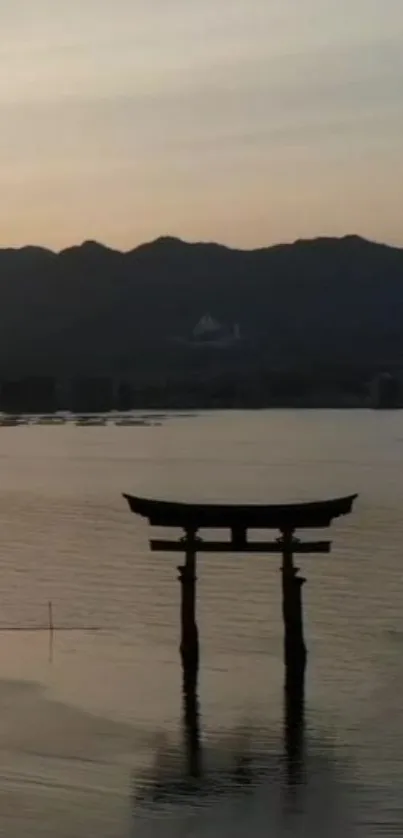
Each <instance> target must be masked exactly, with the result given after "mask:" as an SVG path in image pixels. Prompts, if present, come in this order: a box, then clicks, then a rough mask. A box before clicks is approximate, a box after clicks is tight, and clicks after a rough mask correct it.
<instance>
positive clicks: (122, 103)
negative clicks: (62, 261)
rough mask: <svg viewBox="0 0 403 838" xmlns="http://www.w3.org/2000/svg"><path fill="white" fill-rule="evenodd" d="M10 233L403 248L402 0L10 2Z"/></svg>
mask: <svg viewBox="0 0 403 838" xmlns="http://www.w3.org/2000/svg"><path fill="white" fill-rule="evenodd" d="M0 61H1V69H2V72H1V74H0V121H1V130H0V184H1V193H2V194H1V201H0V246H2V247H4V246H19V245H24V244H27V243H31V244H41V245H45V246H48V247H52V248H54V249H60V248H62V247H65V246H68V245H70V244H73V243H78V242H81V241H83V240H86V239H96V240H98V241H102V242H104V243H105V244H109V245H110V246H112V247H118V248H121V249H129V248H131V247H134V246H135V245H137V244H139V243H141V242H143V241H148V240H151V239H153V238H156V237H158V236H161V235H173V236H179V237H181V238H183V239H186V240H189V241H197V240H204V241H212V240H214V241H220V242H222V243H225V244H228V245H231V246H236V247H242V248H250V247H258V246H263V245H269V244H271V243H275V242H280V241H293V240H295V239H298V238H310V237H314V236H318V235H345V234H351V233H355V234H359V235H363V236H366V237H367V238H372V239H376V240H380V241H386V242H390V243H393V244H397V245H401V246H403V213H402V204H403V0H203V2H197V0H113V2H112V0H0Z"/></svg>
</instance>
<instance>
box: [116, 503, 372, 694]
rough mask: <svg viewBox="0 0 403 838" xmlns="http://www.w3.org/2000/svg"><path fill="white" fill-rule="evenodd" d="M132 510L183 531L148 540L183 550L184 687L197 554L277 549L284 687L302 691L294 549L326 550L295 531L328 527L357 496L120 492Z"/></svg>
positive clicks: (189, 679) (191, 654)
mask: <svg viewBox="0 0 403 838" xmlns="http://www.w3.org/2000/svg"><path fill="white" fill-rule="evenodd" d="M123 497H124V498H125V499H126V500H127V501H128V503H129V506H130V509H131V511H132V512H134V513H136V514H138V515H141V516H142V517H144V518H148V521H149V523H150V524H151V526H153V527H164V528H165V527H175V528H179V529H181V530H183V531H184V533H185V535H184V537H183V538H181V539H179V540H171V539H161V538H153V539H151V540H150V545H151V550H153V551H163V552H174V553H177V552H180V553H182V552H183V553H185V564H184V565H182V566H180V567H179V568H178V570H179V579H180V582H181V645H180V651H181V657H182V664H183V671H184V683H185V690H187V688H189V689H190V690H192V689H194V688H195V685H196V681H197V673H198V667H199V637H198V629H197V623H196V555H197V553H280V554H282V568H281V571H282V598H283V619H284V630H285V637H284V662H285V669H286V689H287V692H289V693H290V694H291V695H293V694H294V695H298V693H299V692H300V691H302V690H303V681H304V672H305V665H306V647H305V641H304V632H303V614H302V594H301V588H302V585H303V583H304V582H305V579H304V578H302V577H300V576H299V575H298V572H299V568H297V567H295V565H294V560H293V557H294V553H329V552H330V547H331V542H330V541H308V542H301V541H300V540H299V539H298V538H296V537H295V531H296V530H299V529H317V528H325V527H329V526H330V524H331V523H332V521H333V519H334V518H337V517H340V516H341V515H347V514H349V513H350V512H351V510H352V507H353V503H354V500H355V499H356V497H357V495H349V496H348V497H343V498H337V499H336V500H328V501H319V502H317V503H295V504H285V505H237V504H223V505H221V504H194V503H173V502H169V501H159V500H149V499H146V498H139V497H134V496H132V495H127V494H125V495H124V496H123ZM201 529H212V530H215V529H220V530H222V529H226V530H229V532H230V538H229V540H227V541H224V540H220V541H204V540H202V539H201V538H200V537H198V535H197V533H198V532H199V530H201ZM253 529H257V530H266V529H267V530H279V531H280V533H281V535H280V537H279V538H278V539H277V540H275V541H249V540H248V533H249V530H253Z"/></svg>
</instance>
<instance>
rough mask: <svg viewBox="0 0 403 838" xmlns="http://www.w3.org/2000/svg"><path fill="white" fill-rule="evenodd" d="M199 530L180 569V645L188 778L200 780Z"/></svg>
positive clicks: (190, 536)
mask: <svg viewBox="0 0 403 838" xmlns="http://www.w3.org/2000/svg"><path fill="white" fill-rule="evenodd" d="M196 548H197V540H196V530H194V529H192V530H191V529H188V530H187V531H186V538H185V550H186V558H185V564H184V565H181V566H179V567H178V571H179V581H180V583H181V643H180V653H181V659H182V670H183V706H184V732H185V746H186V753H187V770H188V774H189V776H191V777H193V778H195V777H199V776H200V772H201V766H200V735H199V713H198V701H197V677H198V671H199V632H198V628H197V623H196Z"/></svg>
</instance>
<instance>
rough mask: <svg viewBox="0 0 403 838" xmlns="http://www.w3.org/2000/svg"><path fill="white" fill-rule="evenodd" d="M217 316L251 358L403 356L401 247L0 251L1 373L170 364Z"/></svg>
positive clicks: (318, 244)
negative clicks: (235, 327)
mask: <svg viewBox="0 0 403 838" xmlns="http://www.w3.org/2000/svg"><path fill="white" fill-rule="evenodd" d="M207 312H209V313H210V314H211V315H212V316H213V317H214V318H216V319H217V320H219V321H222V322H223V323H239V325H240V329H241V334H242V336H243V338H244V342H243V344H242V346H243V349H242V350H239V351H244V352H245V353H246V354H248V357H249V358H250V359H252V358H254V359H255V361H257V359H258V360H259V363H260V362H261V363H262V364H268V365H270V366H272V367H276V366H282V365H286V364H298V363H300V362H301V363H302V362H303V363H307V364H313V365H315V364H316V363H318V362H323V361H324V360H326V361H327V362H329V363H339V362H347V363H348V362H350V361H353V360H354V361H357V362H365V363H368V364H372V363H377V362H382V361H383V360H384V359H390V360H395V359H399V358H401V357H403V250H400V249H397V248H393V247H388V246H385V245H382V244H376V243H373V242H369V241H366V240H363V239H361V238H359V237H357V236H347V237H345V238H341V239H336V238H321V239H315V240H312V241H297V242H295V243H294V244H290V245H278V246H275V247H268V248H261V249H258V250H253V251H239V250H234V249H230V248H228V247H224V246H220V245H217V244H188V243H185V242H183V241H180V240H178V239H175V238H169V237H165V238H160V239H157V240H156V241H154V242H151V243H148V244H144V245H141V246H140V247H137V248H135V249H134V250H131V251H129V252H126V253H121V252H119V251H116V250H112V249H109V248H107V247H104V246H103V245H101V244H98V243H97V242H84V244H82V245H80V246H77V247H71V248H68V249H66V250H63V251H61V252H60V253H53V252H52V251H49V250H45V249H43V248H36V247H25V248H22V249H19V250H18V249H16V250H12V249H6V250H0V359H1V362H0V374H1V375H2V376H10V375H16V374H18V375H21V374H22V375H30V374H48V373H54V374H68V375H69V374H77V373H84V372H94V373H95V372H108V373H110V372H120V371H122V370H131V371H133V372H134V373H135V372H138V373H139V374H146V373H147V370H148V369H153V370H159V371H160V372H161V373H163V372H164V369H165V367H166V366H167V365H168V366H169V365H174V364H175V363H179V362H180V360H181V359H183V358H184V357H185V355H186V352H187V351H191V350H186V348H185V347H184V345H183V346H182V347H181V348H179V343H178V344H176V343H175V338H181V337H184V336H186V335H188V334H189V333H190V332H191V330H192V328H193V327H194V325H195V324H196V322H197V321H198V320H199V319H200V317H201V316H202V315H204V314H206V313H207Z"/></svg>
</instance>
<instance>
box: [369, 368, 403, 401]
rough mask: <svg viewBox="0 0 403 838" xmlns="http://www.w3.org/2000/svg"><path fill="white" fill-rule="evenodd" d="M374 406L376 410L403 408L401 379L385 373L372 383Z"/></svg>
mask: <svg viewBox="0 0 403 838" xmlns="http://www.w3.org/2000/svg"><path fill="white" fill-rule="evenodd" d="M371 396H372V406H373V407H374V408H375V409H376V410H393V409H397V408H399V407H401V406H402V403H403V402H402V384H401V381H400V379H399V378H398V377H397V376H395V375H391V373H389V372H383V373H381V374H380V375H378V376H377V377H376V379H375V380H374V381H373V382H372V388H371Z"/></svg>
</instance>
